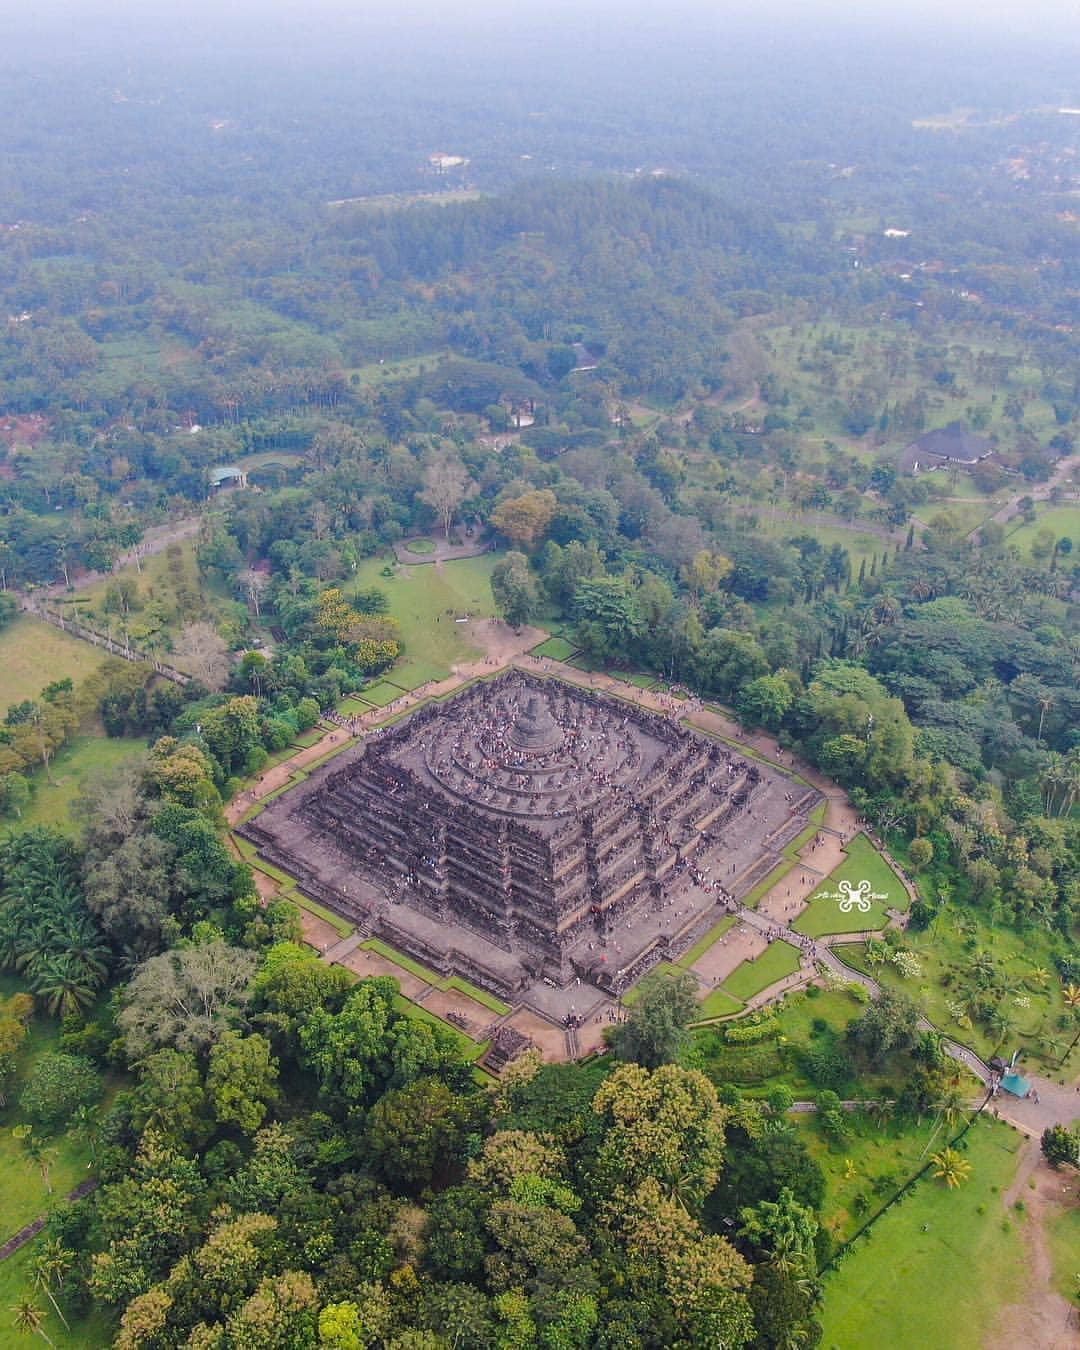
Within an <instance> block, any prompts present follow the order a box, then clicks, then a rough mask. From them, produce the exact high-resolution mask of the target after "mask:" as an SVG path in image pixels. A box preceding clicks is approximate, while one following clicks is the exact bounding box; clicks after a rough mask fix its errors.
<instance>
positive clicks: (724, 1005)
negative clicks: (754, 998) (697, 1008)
mask: <svg viewBox="0 0 1080 1350" xmlns="http://www.w3.org/2000/svg"><path fill="white" fill-rule="evenodd" d="M742 1007H743V1004H742V1003H741V1002H740V1001H739V999H737V998H733V997H732V996H731V995H730V994H726V993H725V992H724V991H723V989H714V990H713V991H712V993H711V994H708V995H707V996H706V997H705V998H704V999H703V1000H702V1004H701V1015H702V1017H730V1016H731V1014H732V1013H737V1012H739V1011H741V1009H742Z"/></svg>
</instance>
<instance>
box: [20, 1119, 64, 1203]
mask: <svg viewBox="0 0 1080 1350" xmlns="http://www.w3.org/2000/svg"><path fill="white" fill-rule="evenodd" d="M11 1133H12V1134H13V1135H14V1136H15V1138H16V1139H19V1140H21V1141H22V1146H23V1149H24V1151H25V1153H26V1162H27V1165H28V1166H30V1167H36V1168H38V1169H39V1170H40V1172H41V1179H42V1181H43V1182H44V1183H45V1189H46V1190H47V1191H48V1193H49V1194H50V1195H52V1193H53V1188H52V1166H53V1163H54V1162H55V1161H56V1149H55V1148H53V1147H51V1145H48V1144H46V1143H45V1142H44V1141H43V1140H41V1139H39V1138H38V1137H37V1135H35V1134H34V1127H33V1125H16V1126H15V1128H14V1129H13V1130H12V1131H11Z"/></svg>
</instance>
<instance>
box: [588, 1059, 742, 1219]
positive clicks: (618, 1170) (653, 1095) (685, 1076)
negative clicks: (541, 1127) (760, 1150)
mask: <svg viewBox="0 0 1080 1350" xmlns="http://www.w3.org/2000/svg"><path fill="white" fill-rule="evenodd" d="M593 1110H594V1111H595V1112H596V1114H597V1115H598V1116H599V1117H600V1118H601V1120H602V1121H603V1123H604V1125H605V1127H606V1130H605V1134H604V1139H603V1143H602V1144H601V1147H600V1150H599V1153H598V1155H597V1164H596V1177H597V1180H598V1182H599V1183H600V1184H599V1194H601V1195H605V1196H606V1195H611V1194H613V1193H614V1192H615V1191H616V1190H625V1191H630V1190H633V1189H635V1188H636V1187H637V1186H639V1185H640V1184H641V1182H643V1181H644V1180H645V1179H646V1178H653V1179H654V1180H656V1181H657V1182H658V1183H659V1184H660V1186H661V1187H662V1188H663V1190H664V1191H665V1192H666V1193H667V1194H670V1195H674V1196H678V1198H679V1200H680V1202H681V1203H682V1204H684V1205H686V1206H687V1207H688V1208H691V1209H692V1208H695V1207H697V1206H699V1205H700V1204H701V1202H702V1201H703V1200H704V1198H705V1196H706V1195H708V1193H709V1192H710V1191H711V1190H712V1188H713V1187H714V1186H715V1185H716V1181H717V1177H718V1176H719V1174H720V1161H721V1159H722V1157H723V1152H724V1119H725V1111H724V1109H723V1107H721V1105H720V1103H719V1100H718V1098H717V1095H716V1089H715V1088H714V1087H713V1085H712V1083H710V1082H709V1080H708V1079H707V1078H706V1077H705V1075H704V1074H702V1073H699V1072H698V1071H697V1070H694V1069H680V1068H677V1067H676V1066H675V1065H674V1064H665V1065H664V1066H663V1067H662V1068H659V1069H656V1070H655V1071H654V1072H652V1073H650V1072H649V1071H648V1069H644V1068H642V1067H641V1066H640V1065H637V1064H621V1065H619V1067H618V1068H616V1069H615V1070H614V1072H613V1073H611V1074H610V1075H609V1077H608V1078H607V1080H606V1081H605V1082H604V1083H602V1084H601V1086H600V1088H599V1089H598V1090H597V1093H596V1096H595V1097H594V1098H593Z"/></svg>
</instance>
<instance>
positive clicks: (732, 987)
mask: <svg viewBox="0 0 1080 1350" xmlns="http://www.w3.org/2000/svg"><path fill="white" fill-rule="evenodd" d="M798 969H799V949H798V948H797V947H793V946H792V945H791V943H790V942H783V941H779V942H770V943H769V945H768V947H766V949H765V950H764V951H763V952H762V953H761V955H760V956H758V957H755V958H754V960H753V961H743V962H742V963H741V964H740V965H738V966H736V967H735V969H734V970H733V971H732V972H731V974H730V975H729V976H728V977H727V979H726V980H724V981H723V983H722V984H721V986H720V987H721V988H722V989H723V990H724V992H725V993H726V994H729V995H730V996H731V997H732V998H735V999H741V1000H742V1001H744V1002H745V1001H746V1000H747V999H750V998H753V997H754V995H755V994H760V993H761V991H762V990H763V989H767V988H768V987H769V985H770V984H775V983H776V982H777V980H782V979H784V978H785V977H786V976H788V975H794V973H795V972H796V971H797V970H798Z"/></svg>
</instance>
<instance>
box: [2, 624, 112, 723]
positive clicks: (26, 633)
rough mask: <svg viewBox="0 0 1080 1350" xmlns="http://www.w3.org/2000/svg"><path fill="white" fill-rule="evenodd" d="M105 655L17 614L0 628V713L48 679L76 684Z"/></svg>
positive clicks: (30, 695) (38, 689) (98, 666)
mask: <svg viewBox="0 0 1080 1350" xmlns="http://www.w3.org/2000/svg"><path fill="white" fill-rule="evenodd" d="M105 659H106V658H105V653H104V652H103V651H100V650H99V649H98V648H97V647H94V646H92V645H91V644H90V643H89V642H82V641H80V640H79V639H78V638H74V637H69V636H68V634H67V633H62V632H61V631H60V630H59V629H58V628H54V627H53V626H52V625H51V624H48V623H42V622H41V620H40V619H32V618H29V617H28V616H27V615H20V616H19V617H18V618H17V619H15V620H14V622H12V623H10V624H8V626H7V627H6V628H4V629H0V716H2V715H3V714H4V713H5V712H6V711H7V709H8V708H9V707H10V706H11V705H12V704H13V703H21V702H22V701H23V699H28V698H37V696H38V694H40V693H41V690H42V689H43V688H44V686H45V685H46V684H48V683H49V682H50V681H51V680H64V679H71V680H73V681H74V682H75V683H76V684H79V683H80V682H81V681H82V680H85V679H86V678H87V676H89V675H92V674H94V672H95V671H97V670H100V669H101V666H102V664H103V662H104V661H105Z"/></svg>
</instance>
